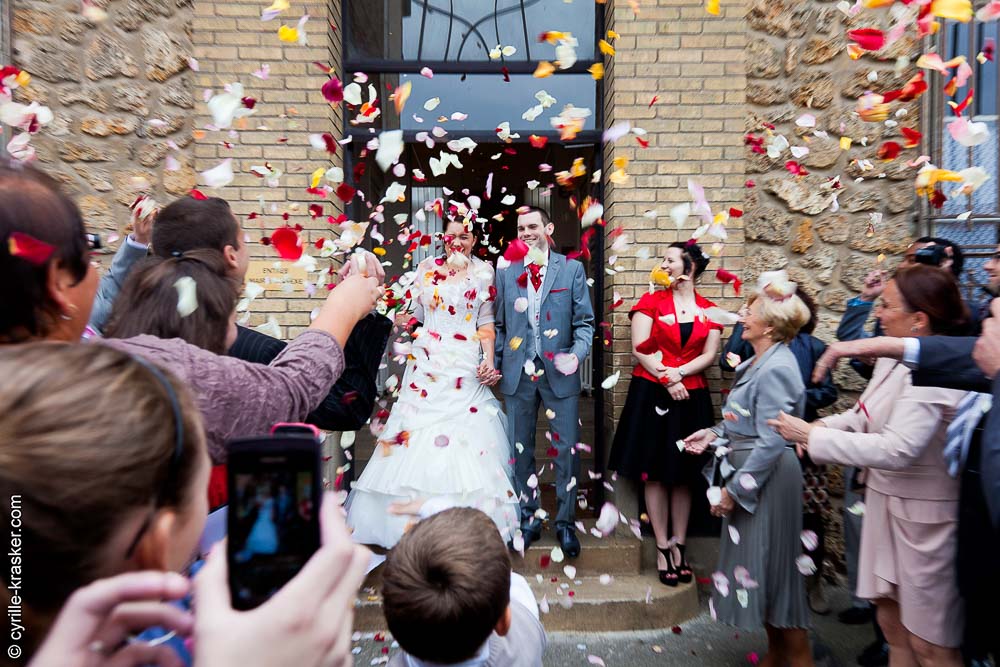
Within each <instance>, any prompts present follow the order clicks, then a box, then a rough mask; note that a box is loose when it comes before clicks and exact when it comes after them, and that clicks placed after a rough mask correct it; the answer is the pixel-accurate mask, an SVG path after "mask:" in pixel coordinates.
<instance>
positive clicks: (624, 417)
mask: <svg viewBox="0 0 1000 667" xmlns="http://www.w3.org/2000/svg"><path fill="white" fill-rule="evenodd" d="M707 265H708V257H707V256H706V255H705V254H704V253H703V252H702V250H701V248H700V247H699V246H698V244H696V243H671V244H670V246H669V247H668V248H667V253H666V256H665V257H664V258H663V262H662V263H661V264H660V266H658V267H657V268H655V269H653V272H652V274H651V275H650V291H649V292H648V293H646V294H644V295H643V296H642V298H640V299H639V302H638V303H637V304H636V305H635V306H634V307H633V308H632V311H631V312H630V313H629V317H631V319H632V355H633V356H634V357H635V358H636V360H637V362H638V363H637V364H636V366H635V369H634V370H633V371H632V382H631V383H630V384H629V390H628V396H627V398H626V399H625V407H624V409H623V410H622V414H621V417H620V418H619V420H618V429H617V431H616V432H615V440H614V444H613V445H612V447H611V459H610V461H609V463H608V467H609V468H610V469H611V470H615V471H617V472H618V474H620V475H623V476H625V477H628V478H629V479H634V480H636V481H642V482H644V483H645V498H646V512H647V513H648V514H649V520H650V523H651V524H652V527H653V534H654V535H655V536H656V548H657V550H658V551H659V552H660V553H659V555H658V557H657V569H658V570H659V572H660V581H661V582H662V583H663V584H665V585H667V586H676V585H677V583H678V582H681V583H687V582H689V581H691V579H692V576H693V573H692V571H691V566H690V565H688V562H687V558H686V556H685V553H684V551H685V541H686V538H687V525H688V517H689V516H690V513H691V487H692V486H693V485H695V484H696V483H698V481H699V474H700V471H701V469H702V467H703V466H704V464H705V457H702V456H691V455H689V454H685V453H684V452H681V451H679V450H678V448H677V446H676V444H675V443H676V442H677V441H678V440H682V439H683V438H686V437H687V436H689V435H691V434H692V433H694V432H695V431H698V430H700V429H703V428H706V427H708V426H711V425H712V424H713V423H714V418H713V411H712V398H711V396H710V394H709V390H708V382H707V381H706V380H705V376H704V374H703V373H704V371H705V369H706V368H708V367H709V366H711V365H712V364H713V363H715V357H716V355H717V354H718V353H719V339H720V336H721V331H722V325H721V324H717V323H715V322H712V321H711V320H709V319H708V316H707V315H706V310H707V309H709V308H712V307H713V306H714V305H715V304H713V303H712V302H711V301H709V300H708V299H706V298H704V297H702V296H701V295H699V294H698V293H697V292H696V291H695V287H694V286H695V282H696V281H697V279H698V277H699V276H701V274H702V272H704V270H705V267H706V266H707ZM655 286H660V287H665V288H666V289H655ZM671 528H672V529H673V530H672V531H671Z"/></svg>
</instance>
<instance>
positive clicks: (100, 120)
mask: <svg viewBox="0 0 1000 667" xmlns="http://www.w3.org/2000/svg"><path fill="white" fill-rule="evenodd" d="M138 125H139V119H138V118H136V117H134V116H87V117H85V118H83V119H81V120H80V131H81V132H83V133H84V134H89V135H90V136H92V137H107V136H110V135H112V134H119V135H121V134H131V133H132V132H135V128H136V127H138Z"/></svg>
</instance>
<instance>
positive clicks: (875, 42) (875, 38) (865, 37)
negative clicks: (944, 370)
mask: <svg viewBox="0 0 1000 667" xmlns="http://www.w3.org/2000/svg"><path fill="white" fill-rule="evenodd" d="M847 38H848V39H850V40H851V41H852V42H855V43H856V44H857V45H858V46H860V47H861V48H862V49H864V50H865V51H878V50H879V49H881V48H882V47H883V46H885V34H884V33H883V32H882V31H881V30H876V29H875V28H858V29H857V30H849V31H848V32H847Z"/></svg>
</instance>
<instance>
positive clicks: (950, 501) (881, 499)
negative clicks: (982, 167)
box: [768, 265, 969, 667]
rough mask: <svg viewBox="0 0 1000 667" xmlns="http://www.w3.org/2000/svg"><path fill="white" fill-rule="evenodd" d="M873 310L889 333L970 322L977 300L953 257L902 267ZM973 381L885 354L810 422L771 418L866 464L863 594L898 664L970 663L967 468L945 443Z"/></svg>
mask: <svg viewBox="0 0 1000 667" xmlns="http://www.w3.org/2000/svg"><path fill="white" fill-rule="evenodd" d="M876 317H878V319H879V324H880V325H881V327H882V329H883V331H885V333H886V334H887V335H889V336H896V337H921V336H929V335H934V334H937V335H942V334H945V335H948V334H955V333H959V332H961V331H964V330H965V328H966V327H967V326H968V324H969V313H968V309H967V308H966V307H965V305H964V303H963V302H962V299H961V295H960V293H959V290H958V285H957V283H956V282H955V279H954V277H952V275H951V274H950V273H948V272H947V271H946V270H944V269H939V268H937V267H932V266H923V265H915V266H912V267H908V268H902V269H900V270H899V271H898V272H897V273H896V275H895V277H894V278H893V279H892V280H890V281H889V283H888V284H887V285H886V288H885V291H884V292H883V293H882V296H881V301H880V303H879V304H878V305H877V306H876ZM963 397H964V392H960V391H955V390H951V389H939V388H935V387H914V386H913V384H912V382H911V379H910V370H909V369H908V368H907V367H906V366H905V365H903V364H902V363H901V362H899V361H895V360H891V359H880V360H879V361H878V362H877V363H876V365H875V371H874V374H873V375H872V380H871V382H870V383H869V385H868V388H867V389H866V390H865V392H864V393H863V394H862V395H861V398H860V399H859V400H858V403H857V405H855V406H854V408H852V409H851V410H848V411H847V412H844V413H841V414H839V415H834V416H832V417H824V418H823V419H821V420H819V421H815V422H813V423H811V424H809V423H806V422H805V421H803V420H801V419H798V418H796V417H791V416H789V415H785V414H782V415H780V416H779V417H778V418H777V419H773V420H770V421H769V422H768V423H769V424H770V425H771V426H772V427H773V428H774V429H775V430H776V431H777V432H778V433H779V434H780V435H781V436H782V437H784V438H785V439H787V440H789V441H791V442H795V443H798V447H799V450H800V452H808V453H809V455H810V456H811V457H812V458H813V460H814V461H818V462H821V463H839V464H842V465H854V466H859V467H864V468H868V475H867V479H866V487H867V488H866V491H865V514H864V522H863V525H862V529H861V553H860V557H859V563H858V590H857V593H858V596H859V597H862V598H867V599H871V600H874V601H875V603H876V605H877V607H878V622H879V625H880V627H881V628H882V631H883V632H884V633H885V636H886V638H887V640H888V642H889V647H890V655H891V656H892V658H893V661H894V662H895V661H897V660H898V661H899V664H909V665H913V664H919V665H954V666H956V667H957V666H958V665H961V664H962V657H961V652H960V651H959V646H960V645H961V642H962V628H963V624H964V618H963V606H962V601H961V598H960V596H959V593H958V585H957V581H956V576H957V575H956V568H955V556H956V548H957V536H958V501H959V486H960V485H959V480H958V479H956V478H953V477H950V476H949V474H948V470H947V468H946V466H945V455H944V449H945V444H946V442H947V428H948V424H949V423H950V422H951V420H952V418H953V417H954V413H955V407H956V406H957V405H958V403H959V402H960V401H961V400H962V398H963Z"/></svg>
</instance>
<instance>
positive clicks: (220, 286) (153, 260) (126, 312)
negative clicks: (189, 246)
mask: <svg viewBox="0 0 1000 667" xmlns="http://www.w3.org/2000/svg"><path fill="white" fill-rule="evenodd" d="M156 224H159V223H156ZM185 277H187V278H191V279H193V280H194V282H195V286H196V287H195V294H196V295H197V298H198V307H197V308H196V309H195V311H194V312H193V313H191V314H189V315H187V316H184V317H182V316H181V314H180V313H179V312H178V311H177V299H178V292H177V289H176V288H175V287H174V284H175V283H176V282H177V281H178V280H179V279H181V278H185ZM239 294H240V284H239V282H238V281H237V280H236V279H235V278H232V277H230V276H229V274H228V273H227V264H226V258H225V257H223V255H222V253H221V252H218V251H216V250H208V249H202V250H191V251H189V252H185V253H184V254H182V255H180V256H178V257H170V258H168V259H163V258H161V257H149V258H147V259H145V260H143V261H142V262H141V263H140V264H139V266H137V267H136V268H135V269H134V270H133V271H132V274H131V275H130V276H129V277H128V280H126V281H125V285H124V287H123V288H122V291H121V294H119V295H118V298H117V299H115V305H114V309H113V310H112V311H111V317H110V319H109V320H108V325H107V335H108V337H109V338H131V337H132V336H139V335H142V334H150V335H152V336H156V337H158V338H180V339H182V340H185V341H187V342H188V343H190V344H192V345H196V346H198V347H200V348H202V349H205V350H208V351H210V352H215V353H216V354H225V352H226V334H227V333H228V331H229V321H230V318H231V317H232V315H233V310H234V309H235V308H236V301H237V299H238V298H239Z"/></svg>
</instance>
